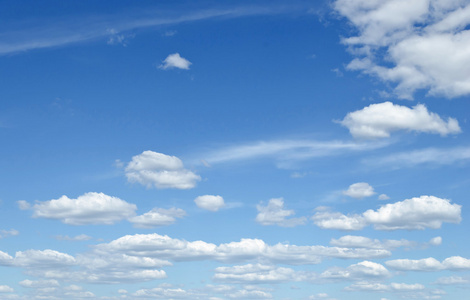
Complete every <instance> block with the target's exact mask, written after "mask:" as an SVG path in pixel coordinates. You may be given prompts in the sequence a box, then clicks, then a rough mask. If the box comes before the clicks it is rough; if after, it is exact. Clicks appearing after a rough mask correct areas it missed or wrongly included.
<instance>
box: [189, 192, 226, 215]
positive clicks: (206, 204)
mask: <svg viewBox="0 0 470 300" xmlns="http://www.w3.org/2000/svg"><path fill="white" fill-rule="evenodd" d="M194 203H196V205H197V207H199V208H202V209H205V210H209V211H218V210H219V209H221V208H223V207H225V202H224V198H222V197H221V196H219V195H217V196H214V195H203V196H199V197H197V198H196V199H194Z"/></svg>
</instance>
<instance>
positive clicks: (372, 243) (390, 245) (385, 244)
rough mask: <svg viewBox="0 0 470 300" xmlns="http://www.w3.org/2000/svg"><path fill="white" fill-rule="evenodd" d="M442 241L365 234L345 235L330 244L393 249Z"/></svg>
mask: <svg viewBox="0 0 470 300" xmlns="http://www.w3.org/2000/svg"><path fill="white" fill-rule="evenodd" d="M441 242H442V238H441V237H434V238H432V239H431V240H430V241H429V242H428V243H417V242H414V241H409V240H405V239H401V240H387V239H386V240H383V241H380V240H378V239H371V238H368V237H364V236H355V235H345V236H342V237H340V238H339V239H331V241H330V244H331V245H333V246H338V247H346V248H368V249H388V250H393V249H396V248H398V247H407V248H415V247H418V246H421V247H427V246H430V245H431V246H437V245H440V243H441Z"/></svg>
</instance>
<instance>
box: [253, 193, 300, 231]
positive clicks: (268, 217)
mask: <svg viewBox="0 0 470 300" xmlns="http://www.w3.org/2000/svg"><path fill="white" fill-rule="evenodd" d="M256 208H257V209H258V215H257V216H256V222H258V223H260V224H261V225H278V226H283V227H294V226H297V225H303V224H305V222H306V221H307V218H305V217H300V218H287V217H290V216H292V215H294V214H295V212H294V211H293V210H287V209H284V200H283V199H282V198H274V199H270V200H269V202H268V205H266V206H262V205H261V204H258V205H257V206H256Z"/></svg>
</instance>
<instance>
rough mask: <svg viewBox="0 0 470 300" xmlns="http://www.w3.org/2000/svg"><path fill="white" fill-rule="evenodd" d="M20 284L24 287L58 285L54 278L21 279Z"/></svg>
mask: <svg viewBox="0 0 470 300" xmlns="http://www.w3.org/2000/svg"><path fill="white" fill-rule="evenodd" d="M20 285H21V286H22V287H26V288H44V287H54V286H59V285H60V284H59V282H58V281H57V280H55V279H49V280H35V281H33V280H29V279H26V280H23V281H20Z"/></svg>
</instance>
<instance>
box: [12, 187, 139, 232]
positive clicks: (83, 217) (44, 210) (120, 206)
mask: <svg viewBox="0 0 470 300" xmlns="http://www.w3.org/2000/svg"><path fill="white" fill-rule="evenodd" d="M20 207H21V204H20ZM30 209H32V210H33V217H34V218H47V219H55V220H60V221H62V222H63V223H65V224H71V225H87V224H114V223H116V222H118V221H120V220H122V219H127V218H129V217H131V216H133V215H134V213H135V212H134V211H135V210H136V209H137V207H136V206H135V205H134V204H130V203H127V202H126V201H124V200H121V199H119V198H117V197H112V196H108V195H106V194H103V193H93V192H92V193H86V194H83V195H81V196H79V197H78V198H77V199H70V198H68V197H67V196H65V195H64V196H62V197H60V198H59V199H53V200H49V201H44V202H37V203H35V204H34V205H33V206H31V207H30Z"/></svg>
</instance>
